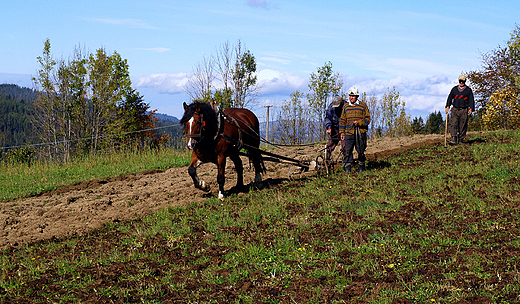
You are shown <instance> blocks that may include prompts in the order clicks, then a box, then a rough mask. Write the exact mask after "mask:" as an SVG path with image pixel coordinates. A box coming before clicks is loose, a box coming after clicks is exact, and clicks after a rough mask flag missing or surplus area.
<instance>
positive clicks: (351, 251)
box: [0, 131, 520, 303]
mask: <svg viewBox="0 0 520 304" xmlns="http://www.w3.org/2000/svg"><path fill="white" fill-rule="evenodd" d="M518 151H520V132H518V131H510V132H496V133H487V134H484V135H474V137H472V138H470V144H465V145H460V146H455V147H444V146H443V145H436V146H429V147H423V148H420V149H415V150H410V151H407V152H404V153H401V154H399V155H398V156H396V157H394V158H391V159H388V160H384V161H380V162H384V164H383V165H382V164H381V163H369V169H370V170H369V171H368V172H366V173H364V174H357V173H354V174H351V175H348V176H347V175H345V174H344V173H343V172H341V171H337V172H335V173H333V174H332V175H331V176H329V177H324V176H322V177H319V176H314V177H307V178H302V179H299V180H296V181H293V182H289V183H285V184H282V185H281V186H278V187H274V188H271V189H264V190H262V191H252V192H249V193H247V194H243V195H240V196H231V197H229V198H227V199H226V201H224V202H221V201H219V200H217V199H208V200H206V201H204V202H203V203H200V204H191V205H190V206H185V207H181V208H167V209H164V210H161V211H159V212H157V213H155V214H153V215H151V216H148V217H146V218H143V219H141V220H136V221H132V222H124V223H110V224H107V225H106V226H105V227H104V228H102V229H98V230H96V231H92V232H90V233H89V234H88V235H86V236H83V237H72V238H67V239H64V240H55V241H44V242H39V243H35V244H28V245H27V246H26V247H23V248H18V249H11V250H6V251H3V252H2V254H1V255H0V300H2V301H7V302H10V301H11V302H19V301H20V302H21V301H23V300H24V299H25V300H27V299H30V301H31V302H35V303H38V302H40V303H47V302H99V303H105V302H121V303H136V302H142V303H171V302H174V303H327V302H328V303H350V302H364V303H392V302H402V303H406V302H409V303H455V302H459V301H463V302H465V301H472V302H487V303H518V302H519V301H520V273H519V270H518V264H519V263H520V215H519V213H518V209H519V207H520V177H519V176H520V169H519V166H518V161H519V160H520V153H519V152H518Z"/></svg>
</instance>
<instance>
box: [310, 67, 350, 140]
mask: <svg viewBox="0 0 520 304" xmlns="http://www.w3.org/2000/svg"><path fill="white" fill-rule="evenodd" d="M342 87H343V82H342V81H341V79H340V75H339V73H334V72H333V70H332V63H331V62H330V61H329V62H326V63H325V65H324V66H322V67H319V68H318V71H317V72H316V73H311V77H310V80H309V94H308V95H307V99H308V100H309V105H310V107H311V109H312V111H313V113H311V114H312V116H313V117H314V118H315V119H318V122H319V125H320V132H319V133H320V134H322V135H324V134H325V128H324V126H323V121H324V119H325V111H326V110H327V106H328V103H329V102H328V100H329V98H331V97H333V96H335V95H337V94H338V93H339V92H340V91H341V88H342Z"/></svg>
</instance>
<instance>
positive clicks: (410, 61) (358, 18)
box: [0, 0, 520, 117]
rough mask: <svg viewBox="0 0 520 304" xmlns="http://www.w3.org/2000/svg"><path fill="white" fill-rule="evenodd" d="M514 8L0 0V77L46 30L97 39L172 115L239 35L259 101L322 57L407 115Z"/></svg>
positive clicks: (445, 87)
mask: <svg viewBox="0 0 520 304" xmlns="http://www.w3.org/2000/svg"><path fill="white" fill-rule="evenodd" d="M517 16H520V3H519V2H518V1H480V0H477V1H472V2H457V1H443V0H440V1H439V0H438V1H417V0H416V1H398V2H395V3H393V2H391V1H373V2H371V1H345V0H340V1H306V0H300V1H287V0H227V1H226V0H224V1H220V0H214V1H201V0H190V1H176V0H174V1H164V0H154V1H134V0H126V1H120V0H111V1H106V0H105V1H62V0H58V1H23V0H22V1H4V3H2V4H1V9H0V41H2V43H1V44H0V83H16V84H19V85H22V86H27V87H32V85H31V82H30V81H29V79H30V75H34V74H35V73H36V71H37V70H38V68H39V66H38V63H37V60H36V57H37V56H40V55H41V54H42V50H43V44H44V41H45V39H46V38H49V39H50V42H51V51H52V54H53V55H54V56H55V57H56V58H65V59H67V58H68V57H70V56H71V55H72V53H73V50H74V48H75V47H76V46H82V47H86V48H87V49H88V50H89V51H90V52H94V51H95V50H96V49H98V48H100V47H104V48H105V49H106V50H107V51H108V52H110V53H111V52H114V51H117V52H118V53H119V54H121V56H122V57H123V58H124V59H127V60H128V64H129V66H130V76H131V78H132V82H133V87H134V88H135V89H137V91H139V92H140V93H141V94H142V95H144V99H145V101H146V102H147V103H149V104H150V106H151V108H152V109H157V110H158V112H160V113H165V114H169V115H173V116H177V117H180V116H181V115H182V111H183V109H182V102H184V101H187V102H188V101H189V100H188V97H187V95H186V94H185V93H184V85H185V83H186V81H187V79H188V77H189V74H190V72H192V71H193V68H194V66H195V65H196V64H197V63H198V62H201V61H202V59H203V58H204V56H208V55H211V54H214V53H215V50H216V48H217V47H219V46H220V45H221V44H223V43H225V42H226V41H229V42H230V43H232V44H233V43H236V42H237V41H238V40H239V39H240V40H241V41H242V43H244V44H245V46H246V47H247V49H249V50H250V51H251V52H252V54H253V55H254V56H255V58H256V60H257V68H258V77H259V80H260V83H261V84H262V91H261V94H260V96H259V101H260V104H261V105H280V104H282V103H283V101H284V100H286V99H288V98H289V95H290V94H291V93H292V92H294V91H295V90H300V91H303V92H307V81H308V79H309V76H310V74H311V73H313V72H316V71H317V69H318V67H321V66H323V65H324V64H325V63H326V62H328V61H330V62H331V63H332V67H333V70H334V71H335V72H338V73H340V74H341V75H342V77H343V79H344V82H345V86H346V87H347V88H348V87H350V86H353V85H355V86H357V87H358V88H359V89H360V91H361V92H366V93H367V94H369V95H372V94H376V95H378V96H380V95H381V94H383V93H384V92H385V91H386V90H387V88H392V87H394V86H395V88H396V90H397V91H399V92H400V93H401V96H402V98H403V100H404V101H405V102H406V109H407V112H408V113H409V114H411V115H412V117H414V116H418V115H423V116H426V115H427V114H429V113H431V112H433V111H440V110H442V109H443V107H444V103H445V100H446V96H447V94H448V93H449V90H450V88H451V87H452V86H453V85H455V84H456V79H457V77H458V75H459V74H460V73H461V72H464V71H469V70H474V69H478V68H479V67H480V64H481V54H482V53H486V52H489V51H491V50H493V49H495V48H497V47H498V46H503V45H505V42H506V41H507V40H508V39H509V37H510V33H511V32H512V30H513V29H514V27H515V24H516V23H517V22H518V20H517V19H518V17H517ZM264 111H265V109H263V108H261V107H259V108H258V109H255V112H257V114H258V115H259V116H260V117H262V116H263V115H264V113H263V112H264ZM264 116H265V115H264Z"/></svg>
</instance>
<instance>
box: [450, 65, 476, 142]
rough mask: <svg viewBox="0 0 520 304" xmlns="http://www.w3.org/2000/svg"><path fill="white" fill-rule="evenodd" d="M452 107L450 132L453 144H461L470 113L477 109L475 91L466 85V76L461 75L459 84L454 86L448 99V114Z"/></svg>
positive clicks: (466, 129)
mask: <svg viewBox="0 0 520 304" xmlns="http://www.w3.org/2000/svg"><path fill="white" fill-rule="evenodd" d="M451 106H453V107H452V108H451V119H450V134H451V141H450V142H449V143H450V144H452V145H457V144H460V143H461V142H462V141H463V140H464V138H465V137H466V132H467V131H468V115H469V114H471V113H473V111H475V100H474V98H473V91H472V90H471V89H470V88H469V87H468V86H467V85H466V76H464V75H460V76H459V85H458V86H454V87H453V88H452V89H451V91H450V94H449V95H448V100H446V114H448V111H449V110H450V107H451Z"/></svg>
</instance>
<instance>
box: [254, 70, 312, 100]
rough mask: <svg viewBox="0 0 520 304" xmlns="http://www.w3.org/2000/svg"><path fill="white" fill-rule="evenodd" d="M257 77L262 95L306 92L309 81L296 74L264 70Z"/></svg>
mask: <svg viewBox="0 0 520 304" xmlns="http://www.w3.org/2000/svg"><path fill="white" fill-rule="evenodd" d="M257 76H258V83H259V85H260V87H261V94H265V95H271V94H284V95H290V94H291V93H292V92H294V91H296V90H302V91H303V90H306V85H307V79H305V78H303V77H301V76H298V75H296V74H292V73H287V72H279V71H275V70H270V69H264V70H260V71H259V72H258V74H257Z"/></svg>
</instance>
